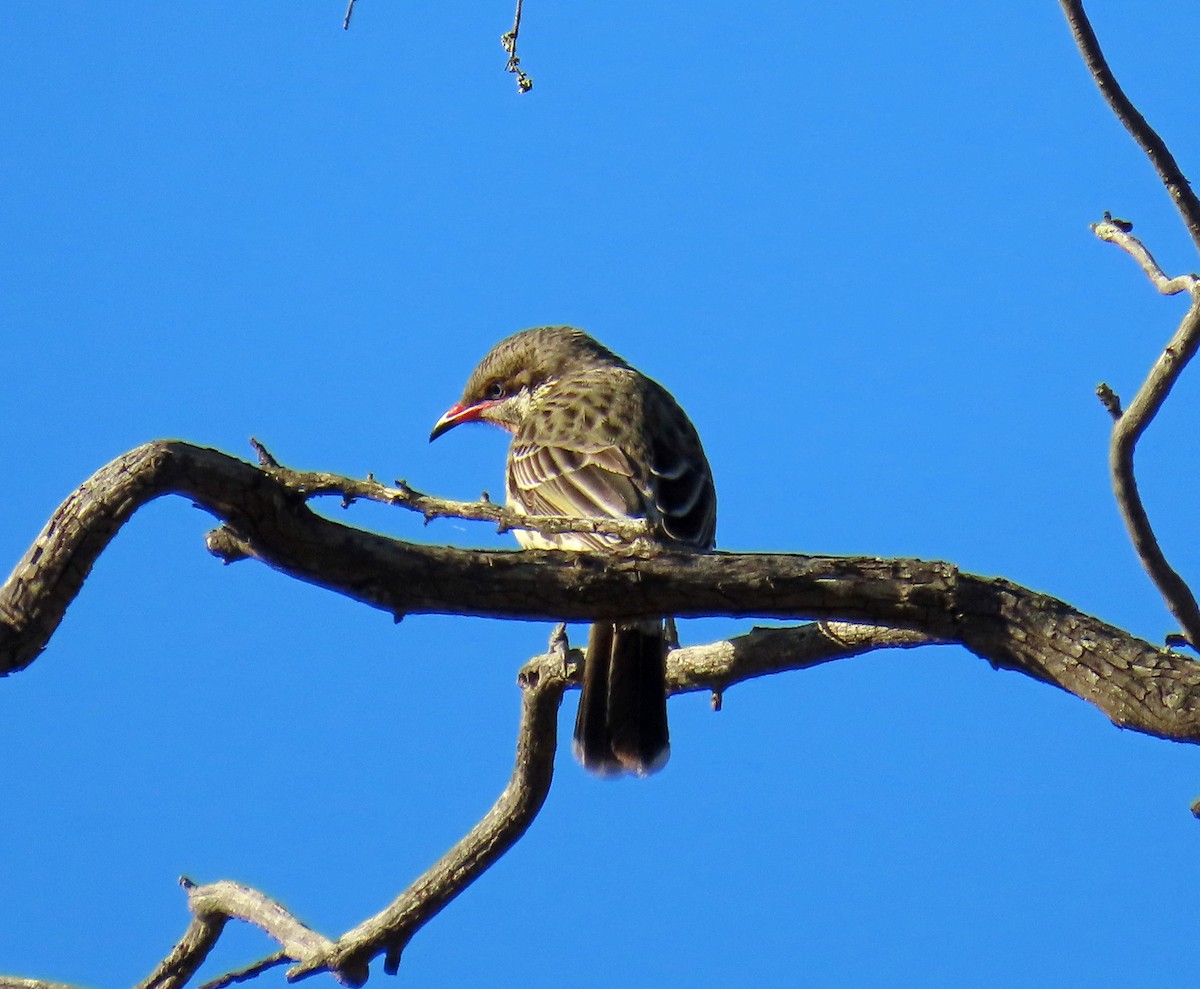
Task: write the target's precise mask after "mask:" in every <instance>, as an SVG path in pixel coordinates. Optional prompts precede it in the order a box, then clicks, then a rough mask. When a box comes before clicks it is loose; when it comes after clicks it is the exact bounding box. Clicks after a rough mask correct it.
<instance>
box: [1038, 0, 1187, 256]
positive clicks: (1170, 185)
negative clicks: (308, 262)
mask: <svg viewBox="0 0 1200 989" xmlns="http://www.w3.org/2000/svg"><path fill="white" fill-rule="evenodd" d="M1059 3H1060V5H1061V7H1062V9H1063V13H1064V14H1066V16H1067V23H1068V24H1069V25H1070V26H1071V33H1072V34H1073V35H1074V36H1075V44H1076V45H1077V46H1078V48H1079V51H1080V54H1082V55H1083V60H1084V62H1085V63H1086V64H1087V67H1088V70H1089V71H1090V72H1091V73H1092V78H1093V79H1094V80H1095V81H1096V85H1097V86H1099V87H1100V92H1101V94H1102V95H1103V96H1104V99H1105V100H1106V101H1107V102H1108V105H1109V107H1110V108H1111V109H1112V112H1113V113H1114V114H1116V116H1117V119H1118V120H1120V121H1121V123H1122V124H1123V125H1124V126H1125V129H1126V130H1127V131H1129V133H1130V134H1131V135H1132V136H1133V139H1134V140H1135V141H1137V143H1138V145H1139V146H1140V147H1141V149H1142V150H1143V151H1145V152H1146V156H1147V157H1148V158H1149V159H1150V163H1151V164H1152V165H1153V166H1154V170H1155V171H1156V172H1158V175H1159V178H1161V179H1162V181H1163V184H1164V185H1165V186H1166V187H1167V192H1168V193H1169V194H1170V196H1171V201H1172V202H1173V203H1174V204H1175V208H1176V209H1177V210H1178V211H1179V215H1180V216H1181V217H1182V218H1183V222H1184V223H1185V224H1186V225H1187V228H1188V233H1190V234H1191V235H1192V242H1193V243H1194V244H1195V245H1196V247H1197V248H1198V249H1200V199H1197V198H1196V194H1195V192H1193V191H1192V187H1191V184H1190V183H1189V182H1188V180H1187V177H1186V176H1185V175H1184V174H1183V171H1182V170H1181V169H1180V167H1179V164H1178V162H1176V161H1175V156H1174V155H1172V154H1171V151H1170V149H1169V148H1168V147H1167V145H1166V143H1165V142H1164V141H1163V139H1162V138H1161V137H1159V135H1158V133H1157V132H1156V131H1155V130H1154V128H1153V127H1151V126H1150V124H1149V123H1147V122H1146V118H1145V117H1143V116H1142V115H1141V113H1139V112H1138V109H1137V107H1135V106H1134V105H1133V104H1132V103H1131V102H1130V100H1129V97H1128V96H1126V95H1125V91H1124V90H1123V89H1121V86H1120V84H1119V83H1118V82H1117V80H1116V77H1115V76H1113V74H1112V70H1111V69H1110V68H1109V67H1108V61H1107V60H1106V59H1105V57H1104V53H1103V52H1102V51H1101V50H1100V42H1099V40H1098V39H1097V38H1096V33H1095V32H1094V31H1093V30H1092V25H1091V22H1090V21H1089V20H1088V17H1087V14H1086V13H1084V10H1083V0H1059Z"/></svg>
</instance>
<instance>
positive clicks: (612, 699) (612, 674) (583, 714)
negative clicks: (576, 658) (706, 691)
mask: <svg viewBox="0 0 1200 989" xmlns="http://www.w3.org/2000/svg"><path fill="white" fill-rule="evenodd" d="M666 662H667V646H666V638H665V636H664V633H663V623H662V620H661V619H656V620H644V621H640V622H624V623H618V624H615V625H614V624H612V623H605V622H597V623H596V624H595V625H593V626H592V629H591V633H590V634H589V636H588V648H587V661H586V663H585V664H584V667H583V695H582V696H581V697H580V699H579V714H578V715H577V717H576V719H575V745H574V749H575V758H577V759H578V760H579V761H580V762H581V763H582V764H583V767H584V768H585V769H587V770H589V771H590V772H593V773H597V774H599V775H601V776H616V775H618V774H620V773H635V774H636V775H638V776H648V775H649V774H650V773H653V772H656V771H657V770H659V769H662V767H663V766H665V765H666V762H667V758H668V756H670V754H671V745H670V740H669V737H668V734H667V675H666Z"/></svg>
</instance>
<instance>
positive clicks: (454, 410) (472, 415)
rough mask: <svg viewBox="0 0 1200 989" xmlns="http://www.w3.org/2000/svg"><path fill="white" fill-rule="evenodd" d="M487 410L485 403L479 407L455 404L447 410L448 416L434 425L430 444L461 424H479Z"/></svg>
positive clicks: (444, 416) (430, 435) (481, 403)
mask: <svg viewBox="0 0 1200 989" xmlns="http://www.w3.org/2000/svg"><path fill="white" fill-rule="evenodd" d="M486 408H487V404H486V403H484V402H480V403H479V404H478V405H463V404H462V403H461V402H457V403H455V404H454V405H452V406H450V408H448V409H447V410H446V414H445V415H443V416H442V417H441V418H440V419H439V420H438V421H437V423H436V424H435V425H434V427H433V432H431V433H430V434H429V442H430V443H432V442H433V441H434V440H436V439H437V438H438V437H439V436H441V435H442V433H448V432H449V431H450V430H451V429H453V428H454V427H455V426H457V425H459V424H461V423H464V422H478V421H479V417H480V416H481V415H483V412H484V410H485V409H486Z"/></svg>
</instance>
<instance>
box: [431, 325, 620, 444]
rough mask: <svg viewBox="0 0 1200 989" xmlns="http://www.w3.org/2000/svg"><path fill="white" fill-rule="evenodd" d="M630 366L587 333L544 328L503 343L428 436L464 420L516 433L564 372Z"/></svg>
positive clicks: (472, 375) (482, 364)
mask: <svg viewBox="0 0 1200 989" xmlns="http://www.w3.org/2000/svg"><path fill="white" fill-rule="evenodd" d="M600 364H611V365H613V366H617V367H625V366H626V365H625V362H624V361H622V360H621V358H619V357H617V355H616V354H614V353H613V352H612V351H611V350H608V349H607V348H606V347H603V346H602V345H600V344H599V343H597V342H596V341H595V340H593V339H592V338H591V337H590V336H588V335H587V334H586V333H584V332H583V331H582V330H577V329H574V328H573V327H570V326H539V327H537V328H536V329H532V330H522V331H521V332H520V333H514V334H513V335H512V336H510V337H507V338H505V339H504V340H501V341H500V342H499V343H498V344H496V346H494V347H493V348H492V349H491V350H490V351H488V354H487V356H486V357H484V359H483V360H482V361H480V362H479V366H478V367H476V368H475V370H474V371H472V372H471V376H470V377H469V378H468V379H467V386H466V388H464V389H463V394H462V398H460V399H459V400H458V401H457V402H456V403H455V404H454V405H452V406H450V408H449V409H447V410H446V413H445V414H444V415H443V416H442V417H441V418H440V419H439V420H438V421H437V423H436V424H435V425H434V427H433V432H431V433H430V434H429V439H430V441H431V442H432V441H433V440H436V439H437V438H438V437H439V436H441V435H442V434H443V433H446V432H448V431H450V430H451V429H453V428H454V427H455V426H458V425H460V424H461V423H464V422H490V423H493V424H494V425H497V426H500V427H501V428H502V429H506V430H508V431H509V432H510V433H515V432H516V431H517V429H518V428H519V427H520V425H521V423H522V422H523V421H524V420H525V417H526V416H527V415H528V414H529V409H530V407H531V406H532V405H533V403H534V401H535V400H536V399H537V397H538V395H539V394H540V393H541V391H542V390H543V389H545V388H547V387H548V386H550V385H551V384H553V383H554V382H555V381H557V380H558V379H559V378H561V377H562V376H563V375H564V374H567V373H569V372H570V371H573V370H578V369H581V368H586V367H595V366H596V365H600Z"/></svg>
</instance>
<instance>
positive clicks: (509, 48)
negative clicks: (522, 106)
mask: <svg viewBox="0 0 1200 989" xmlns="http://www.w3.org/2000/svg"><path fill="white" fill-rule="evenodd" d="M523 3H524V0H517V12H516V13H515V14H514V15H513V26H512V30H511V31H507V32H505V33H504V34H502V35H500V44H501V45H502V46H503V47H504V50H505V51H506V52H508V62H507V63H505V66H504V68H505V71H507V72H512V73H514V74H515V75H516V77H517V92H518V93H528V92H529V91H530V90H531V89H533V80H532V79H531V78H530V77H529V76H527V75H526V74H525V70H524V69H522V68H521V58H520V56H519V55H517V37H518V35H520V33H521V6H522V4H523Z"/></svg>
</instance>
